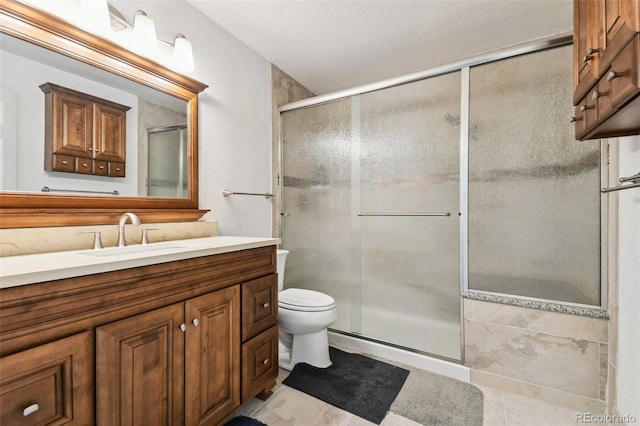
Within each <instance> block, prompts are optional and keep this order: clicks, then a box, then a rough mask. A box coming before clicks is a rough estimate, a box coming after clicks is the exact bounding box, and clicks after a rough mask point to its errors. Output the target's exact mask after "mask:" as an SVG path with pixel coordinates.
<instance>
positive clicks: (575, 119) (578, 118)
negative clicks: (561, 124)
mask: <svg viewBox="0 0 640 426" xmlns="http://www.w3.org/2000/svg"><path fill="white" fill-rule="evenodd" d="M581 120H582V117H571V118H570V119H569V123H575V122H576V121H581Z"/></svg>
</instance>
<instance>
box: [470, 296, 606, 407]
mask: <svg viewBox="0 0 640 426" xmlns="http://www.w3.org/2000/svg"><path fill="white" fill-rule="evenodd" d="M608 325H609V324H608V320H607V319H600V318H590V317H584V316H579V315H572V314H565V313H558V312H547V311H542V310H538V309H531V308H523V307H519V306H510V305H502V304H496V303H491V302H484V301H479V300H471V299H464V338H465V365H467V366H468V367H470V368H472V370H471V381H472V383H477V384H481V385H486V386H490V387H494V388H498V389H501V390H505V391H509V392H514V393H518V394H521V395H525V396H531V397H535V398H538V399H541V400H546V401H549V402H555V403H561V404H563V405H566V406H569V407H573V408H575V409H576V410H579V411H580V412H583V411H587V412H591V413H604V411H605V404H606V403H605V400H606V393H605V392H606V383H607V366H608Z"/></svg>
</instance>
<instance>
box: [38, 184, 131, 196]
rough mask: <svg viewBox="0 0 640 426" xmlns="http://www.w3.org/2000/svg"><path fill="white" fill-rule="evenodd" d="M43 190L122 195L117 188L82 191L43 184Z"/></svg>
mask: <svg viewBox="0 0 640 426" xmlns="http://www.w3.org/2000/svg"><path fill="white" fill-rule="evenodd" d="M41 191H42V192H51V191H53V192H78V193H82V194H109V195H120V193H119V192H118V191H117V190H113V191H82V190H79V189H53V188H49V187H48V186H43V187H42V189H41Z"/></svg>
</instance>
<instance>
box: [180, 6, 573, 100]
mask: <svg viewBox="0 0 640 426" xmlns="http://www.w3.org/2000/svg"><path fill="white" fill-rule="evenodd" d="M187 1H189V3H191V4H192V5H194V6H195V7H196V8H198V9H199V10H200V11H202V12H203V13H204V14H206V15H208V16H209V17H210V18H211V19H212V20H213V21H215V22H217V23H218V24H219V25H221V26H222V27H223V28H225V29H226V30H227V31H228V32H230V33H231V34H233V35H234V36H235V37H236V38H238V39H240V40H241V41H243V42H244V43H245V44H246V45H248V46H249V47H251V48H252V49H253V50H254V51H256V52H257V53H258V54H260V55H261V56H262V57H264V58H265V59H267V60H268V61H269V62H271V63H273V64H275V65H276V66H278V67H279V68H280V69H282V70H283V71H285V72H286V73H288V74H289V75H291V76H292V77H293V78H295V79H296V80H298V81H299V82H300V83H302V84H303V85H305V86H306V87H307V88H308V89H310V90H311V91H313V92H314V93H316V94H317V95H320V94H325V93H329V92H334V91H338V90H343V89H348V88H352V87H356V86H360V85H363V84H368V83H373V82H377V81H381V80H385V79H387V78H393V77H398V76H402V75H405V74H409V73H412V72H415V71H419V70H423V69H428V68H433V67H436V66H439V65H444V64H448V63H451V62H456V61H459V60H462V59H464V58H467V57H470V56H474V55H476V54H479V53H482V52H486V51H489V50H494V49H499V48H502V47H506V46H510V45H513V44H517V43H521V42H525V41H529V40H533V39H536V38H540V37H544V36H548V35H552V34H559V33H565V32H569V31H571V29H572V25H573V15H572V13H573V12H572V0H414V1H403V0H380V1H374V0H359V1H350V0H331V1H330V0H324V1H317V0H315V1H314V0H288V1H272V0H262V1H238V0H235V1H231V0H229V1H220V0H187Z"/></svg>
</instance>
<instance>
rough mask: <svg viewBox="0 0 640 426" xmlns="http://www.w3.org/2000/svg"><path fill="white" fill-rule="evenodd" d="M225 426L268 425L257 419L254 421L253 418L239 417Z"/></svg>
mask: <svg viewBox="0 0 640 426" xmlns="http://www.w3.org/2000/svg"><path fill="white" fill-rule="evenodd" d="M224 426H267V425H266V424H264V423H262V422H260V421H258V420H256V419H252V418H251V417H247V416H238V417H234V418H232V419H231V420H229V421H228V422H226V423H225V424H224Z"/></svg>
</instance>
